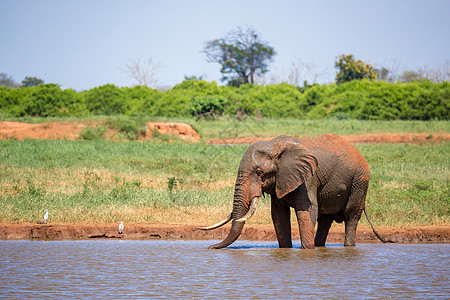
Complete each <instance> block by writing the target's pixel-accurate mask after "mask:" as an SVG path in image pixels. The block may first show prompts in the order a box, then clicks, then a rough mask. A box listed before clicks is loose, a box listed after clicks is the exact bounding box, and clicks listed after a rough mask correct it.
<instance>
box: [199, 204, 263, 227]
mask: <svg viewBox="0 0 450 300" xmlns="http://www.w3.org/2000/svg"><path fill="white" fill-rule="evenodd" d="M258 201H259V197H254V198H253V200H252V203H251V205H250V208H249V209H248V212H247V213H246V214H245V215H244V216H243V217H241V218H239V219H237V220H236V222H238V223H240V222H245V221H247V220H248V219H250V218H251V217H252V216H253V214H254V213H255V212H256V209H257V208H258ZM232 219H233V213H232V212H231V213H230V214H229V215H228V216H227V217H226V218H225V219H223V220H222V221H220V222H217V223H216V224H214V225H211V226H205V227H198V229H200V230H212V229H216V228H219V227H222V226H223V225H225V224H227V223H228V222H230V221H231V220H232Z"/></svg>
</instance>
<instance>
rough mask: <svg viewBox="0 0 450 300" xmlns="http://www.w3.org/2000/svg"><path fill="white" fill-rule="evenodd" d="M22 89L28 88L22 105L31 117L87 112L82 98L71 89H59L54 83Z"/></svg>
mask: <svg viewBox="0 0 450 300" xmlns="http://www.w3.org/2000/svg"><path fill="white" fill-rule="evenodd" d="M22 89H23V90H29V93H28V94H27V96H26V97H25V99H24V101H23V106H22V107H23V110H24V112H25V114H26V115H29V116H33V117H55V116H82V115H85V114H86V112H87V111H86V107H85V106H84V103H83V101H82V99H80V97H79V95H78V94H77V93H76V92H75V91H74V90H72V89H68V90H61V88H60V86H59V85H57V84H54V83H49V84H41V85H39V86H36V87H30V88H22Z"/></svg>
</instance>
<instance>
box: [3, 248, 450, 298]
mask: <svg viewBox="0 0 450 300" xmlns="http://www.w3.org/2000/svg"><path fill="white" fill-rule="evenodd" d="M210 244H211V241H163V240H160V241H154V240H151V241H117V240H100V241H50V242H44V241H0V271H1V272H0V298H44V297H46V298H74V297H79V298H86V297H88V298H105V297H106V298H125V297H142V298H151V297H153V298H155V297H158V298H202V299H205V298H221V299H223V298H264V299H267V298H280V297H283V298H294V297H304V298H312V297H322V298H323V297H328V298H362V299H364V298H388V297H393V298H403V297H410V298H411V297H414V298H433V299H436V298H443V299H448V298H449V297H450V288H449V286H450V284H449V283H450V282H449V275H450V266H449V263H448V254H449V251H450V245H448V244H421V245H400V244H399V245H396V244H389V245H383V244H366V245H357V247H343V246H342V245H328V247H321V248H316V249H315V250H300V249H299V245H296V247H295V248H294V249H279V248H278V247H277V244H276V243H274V242H249V241H238V242H236V243H235V244H233V246H232V247H230V248H228V249H221V250H208V249H206V247H207V246H208V245H210Z"/></svg>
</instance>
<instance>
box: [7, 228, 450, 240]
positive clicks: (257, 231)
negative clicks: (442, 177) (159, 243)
mask: <svg viewBox="0 0 450 300" xmlns="http://www.w3.org/2000/svg"><path fill="white" fill-rule="evenodd" d="M197 227H198V226H195V225H180V224H125V229H124V232H123V233H122V234H119V233H118V224H94V223H89V224H32V223H21V224H6V223H0V240H90V239H124V240H149V239H166V240H170V239H185V240H222V239H224V238H225V237H226V236H227V234H228V232H229V226H224V227H222V228H218V229H215V230H210V231H204V230H198V229H197ZM376 230H377V231H378V232H379V234H380V235H381V236H382V237H383V238H384V239H385V240H386V241H388V242H394V243H450V225H436V226H435V225H426V226H398V227H379V228H376ZM292 233H293V234H292V236H293V237H292V239H293V241H295V240H299V234H298V229H297V228H296V227H295V226H293V228H292ZM239 239H241V240H261V241H276V236H275V231H274V229H273V225H272V224H270V225H257V224H255V225H253V224H249V225H246V226H245V227H244V230H243V232H242V234H241V236H240V238H239ZM343 241H344V226H343V225H342V224H333V226H332V227H331V229H330V232H329V234H328V238H327V243H330V242H331V243H333V242H337V243H343ZM356 243H381V241H379V240H378V238H377V237H376V236H375V234H374V233H373V231H372V229H371V228H370V227H368V226H360V227H358V231H357V237H356Z"/></svg>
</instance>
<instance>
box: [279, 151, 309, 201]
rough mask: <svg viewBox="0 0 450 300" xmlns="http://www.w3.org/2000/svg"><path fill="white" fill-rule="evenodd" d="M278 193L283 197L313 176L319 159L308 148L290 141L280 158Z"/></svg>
mask: <svg viewBox="0 0 450 300" xmlns="http://www.w3.org/2000/svg"><path fill="white" fill-rule="evenodd" d="M277 167H278V173H277V180H276V193H277V197H278V199H280V198H283V197H284V196H286V195H287V194H288V193H290V192H292V191H293V190H295V189H296V188H298V187H299V186H300V185H301V184H303V183H304V182H305V181H306V180H308V179H309V178H311V177H312V176H313V175H314V173H315V172H316V169H317V160H316V158H315V157H314V155H313V154H312V153H311V151H310V150H309V149H308V148H305V147H304V146H303V145H301V144H297V143H290V144H289V145H288V146H287V147H286V148H285V149H284V151H283V152H282V153H281V156H280V157H279V160H278V165H277Z"/></svg>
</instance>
